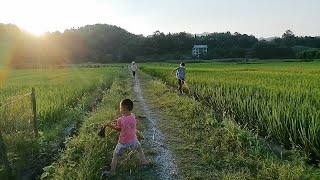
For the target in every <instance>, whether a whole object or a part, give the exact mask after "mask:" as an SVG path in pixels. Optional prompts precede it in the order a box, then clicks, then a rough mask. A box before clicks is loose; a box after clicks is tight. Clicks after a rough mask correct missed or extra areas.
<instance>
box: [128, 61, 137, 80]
mask: <svg viewBox="0 0 320 180" xmlns="http://www.w3.org/2000/svg"><path fill="white" fill-rule="evenodd" d="M130 69H131V72H132V77H133V78H135V77H136V71H137V69H138V67H137V64H136V62H134V61H132V63H131V67H130Z"/></svg>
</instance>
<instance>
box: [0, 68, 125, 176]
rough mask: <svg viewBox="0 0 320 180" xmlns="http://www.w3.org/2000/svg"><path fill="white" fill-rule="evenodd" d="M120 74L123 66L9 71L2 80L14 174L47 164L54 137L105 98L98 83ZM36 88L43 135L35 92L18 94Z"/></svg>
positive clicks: (2, 115)
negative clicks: (36, 125) (34, 107)
mask: <svg viewBox="0 0 320 180" xmlns="http://www.w3.org/2000/svg"><path fill="white" fill-rule="evenodd" d="M121 73H123V71H121V69H120V68H119V67H106V68H78V69H77V68H67V69H45V70H44V69H42V70H41V69H37V70H13V71H9V74H8V76H7V79H6V80H5V81H3V82H1V85H0V92H1V93H0V99H1V100H2V101H1V102H2V103H1V104H0V128H1V130H2V134H3V139H4V141H5V144H6V146H7V152H8V157H9V161H10V162H11V165H12V167H13V170H14V172H13V174H15V175H17V176H19V173H20V172H21V171H23V170H26V169H28V168H33V167H34V166H38V165H39V164H45V162H44V161H45V160H46V159H44V157H46V153H50V151H52V149H51V147H50V144H51V143H50V142H51V141H56V140H57V139H59V138H60V137H59V136H61V135H62V132H63V131H64V129H65V128H66V127H68V126H69V125H70V124H72V123H74V122H78V121H79V118H81V116H82V114H83V113H82V111H89V110H90V108H92V106H93V105H94V104H96V102H97V101H99V99H100V100H101V97H100V98H99V97H98V96H102V93H103V92H102V90H101V89H100V90H99V88H107V87H110V86H111V84H112V83H113V81H114V79H115V78H116V77H118V76H119V75H120V74H121ZM32 87H34V88H35V89H36V99H37V117H38V120H39V130H40V133H39V134H40V137H39V138H34V134H33V123H32V106H31V98H30V95H28V94H27V95H26V96H23V97H22V98H20V96H19V95H20V94H26V93H28V92H30V91H31V88H32ZM98 91H99V92H98ZM93 92H94V93H93ZM92 93H93V94H92ZM91 94H92V95H91ZM12 96H18V97H19V98H17V97H14V98H9V97H12ZM8 98H9V100H8ZM16 99H18V100H16ZM2 170H3V169H2ZM2 170H1V168H0V179H1V177H2V173H3V171H2Z"/></svg>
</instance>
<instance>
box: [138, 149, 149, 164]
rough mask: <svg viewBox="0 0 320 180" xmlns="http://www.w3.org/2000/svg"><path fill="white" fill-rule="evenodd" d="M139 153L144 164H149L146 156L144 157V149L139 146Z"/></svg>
mask: <svg viewBox="0 0 320 180" xmlns="http://www.w3.org/2000/svg"><path fill="white" fill-rule="evenodd" d="M137 151H138V152H139V156H140V158H141V161H142V163H143V164H147V160H146V156H145V155H144V152H143V149H142V147H141V146H139V147H138V148H137Z"/></svg>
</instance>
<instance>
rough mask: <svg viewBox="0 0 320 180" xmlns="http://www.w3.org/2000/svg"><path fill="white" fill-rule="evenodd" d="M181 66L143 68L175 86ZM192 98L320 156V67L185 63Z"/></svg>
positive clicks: (163, 65) (286, 145) (251, 127)
mask: <svg viewBox="0 0 320 180" xmlns="http://www.w3.org/2000/svg"><path fill="white" fill-rule="evenodd" d="M177 66H178V64H158V65H157V64H152V65H151V64H145V65H143V67H142V68H141V69H142V70H143V71H144V72H147V73H149V74H151V75H153V76H156V77H159V78H161V79H163V80H164V81H165V82H167V83H169V84H170V85H176V79H175V77H174V76H173V75H172V74H170V72H171V71H172V70H173V69H174V68H175V67H177ZM186 68H187V77H186V82H187V83H188V85H189V94H190V95H192V96H194V97H195V98H196V99H197V100H199V101H201V102H203V103H204V104H206V105H207V106H209V107H211V108H212V109H213V110H214V111H216V112H218V113H219V114H223V115H227V116H232V117H233V118H234V119H235V120H236V122H238V123H239V124H241V125H242V126H245V127H246V128H248V129H249V130H253V131H255V132H258V133H259V134H260V135H262V136H264V137H266V138H268V139H271V140H273V141H276V142H277V143H279V144H282V145H284V146H285V147H286V148H292V147H299V148H301V149H303V150H304V151H305V152H307V153H308V154H310V155H311V156H310V157H312V158H313V159H319V158H320V137H319V134H320V87H319V85H320V63H319V62H311V63H302V62H295V63H284V62H283V63H282V62H277V63H266V64H209V63H207V64H186Z"/></svg>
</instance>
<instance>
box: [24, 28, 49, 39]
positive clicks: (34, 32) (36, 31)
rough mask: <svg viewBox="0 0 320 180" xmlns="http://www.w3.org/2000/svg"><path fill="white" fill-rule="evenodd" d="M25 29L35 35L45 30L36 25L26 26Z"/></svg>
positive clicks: (39, 34)
mask: <svg viewBox="0 0 320 180" xmlns="http://www.w3.org/2000/svg"><path fill="white" fill-rule="evenodd" d="M27 31H28V32H29V33H31V34H32V35H34V36H37V37H39V36H42V35H43V34H44V33H45V30H43V29H41V28H38V27H36V26H35V27H30V28H28V29H27Z"/></svg>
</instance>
